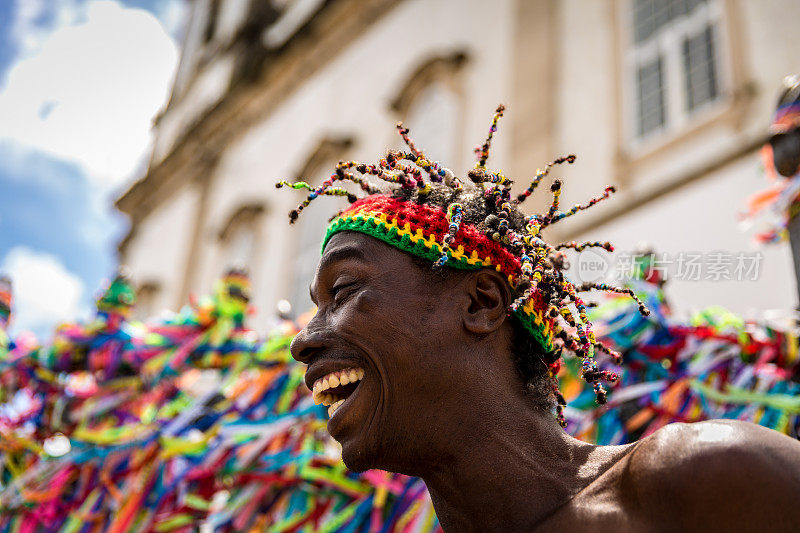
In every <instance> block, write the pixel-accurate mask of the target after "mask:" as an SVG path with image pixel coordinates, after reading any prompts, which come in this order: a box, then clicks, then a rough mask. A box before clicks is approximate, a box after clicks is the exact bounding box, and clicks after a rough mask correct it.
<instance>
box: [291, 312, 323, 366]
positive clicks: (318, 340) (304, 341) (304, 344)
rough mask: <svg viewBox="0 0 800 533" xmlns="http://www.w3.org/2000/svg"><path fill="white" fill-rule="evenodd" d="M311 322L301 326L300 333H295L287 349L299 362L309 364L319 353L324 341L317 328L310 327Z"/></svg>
mask: <svg viewBox="0 0 800 533" xmlns="http://www.w3.org/2000/svg"><path fill="white" fill-rule="evenodd" d="M311 325H312V324H311V322H309V324H308V325H307V326H306V327H305V328H303V329H302V330H301V331H300V333H298V334H297V335H295V337H294V339H293V340H292V345H291V346H290V347H289V349H290V350H291V352H292V357H294V358H295V360H296V361H299V362H301V363H305V364H310V363H311V362H312V361H313V360H314V359H315V358H316V356H317V354H319V353H320V352H321V351H322V350H323V348H325V343H324V342H323V337H322V335H321V334H320V332H319V330H317V329H316V328H312V327H311Z"/></svg>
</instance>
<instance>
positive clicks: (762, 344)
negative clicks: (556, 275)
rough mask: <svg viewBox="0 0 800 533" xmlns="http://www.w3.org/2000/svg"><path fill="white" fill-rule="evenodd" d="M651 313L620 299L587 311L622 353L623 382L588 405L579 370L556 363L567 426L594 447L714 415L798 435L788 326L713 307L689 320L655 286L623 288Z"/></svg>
mask: <svg viewBox="0 0 800 533" xmlns="http://www.w3.org/2000/svg"><path fill="white" fill-rule="evenodd" d="M630 286H631V287H632V288H634V290H635V291H636V293H637V295H638V296H639V297H640V298H641V299H642V300H644V301H645V304H646V305H647V307H648V308H649V309H650V310H651V314H650V316H649V317H643V316H641V315H640V314H639V313H638V309H637V307H636V306H631V305H629V303H628V301H627V300H625V299H623V298H610V299H609V300H607V301H605V302H604V303H602V304H601V305H600V306H598V307H596V308H594V309H593V310H592V313H591V319H592V321H593V323H595V324H596V327H597V335H598V337H599V338H601V339H603V340H604V341H607V342H608V343H609V345H610V346H612V347H613V348H615V349H616V350H618V351H620V352H621V353H622V355H623V361H624V363H623V367H624V368H623V367H618V366H615V365H614V364H613V363H611V362H610V361H605V362H604V363H603V364H602V365H601V367H602V368H606V369H609V370H613V371H616V372H618V373H620V374H621V375H622V376H623V377H622V380H621V382H620V383H619V384H618V386H617V387H615V389H614V390H613V391H612V393H611V394H610V396H609V402H608V405H607V406H606V407H596V406H595V405H594V402H593V400H592V396H591V394H590V391H587V390H585V388H584V387H582V386H581V381H580V380H579V379H578V378H577V377H576V374H577V369H575V368H571V367H569V366H567V367H565V368H563V369H562V374H561V376H560V378H561V380H562V390H563V393H564V395H565V396H566V397H567V401H568V407H567V408H566V409H565V411H564V414H565V416H566V418H567V423H568V426H567V430H568V431H569V432H570V433H572V434H573V435H575V436H577V437H578V438H581V439H583V440H588V441H592V442H597V443H598V444H623V443H627V442H632V441H635V440H637V439H639V438H642V437H646V436H648V435H650V434H652V433H653V432H655V431H656V430H658V429H660V428H662V427H663V426H665V425H666V424H668V423H671V422H697V421H701V420H709V419H714V418H726V419H738V420H746V421H749V422H754V423H756V424H760V425H762V426H766V427H769V428H772V429H774V430H777V431H780V432H782V433H785V434H787V435H790V436H792V437H794V438H798V437H800V357H799V356H798V338H797V335H796V333H793V332H792V331H790V330H786V331H781V330H778V329H775V328H773V327H770V326H769V325H766V324H762V323H756V322H750V321H748V322H746V321H744V320H742V319H741V318H739V317H737V316H736V315H734V314H732V313H730V312H728V311H726V310H725V309H723V308H721V307H711V308H708V309H706V310H705V311H703V312H699V313H696V314H695V315H694V316H693V317H692V318H691V320H689V322H688V323H682V322H680V321H678V320H675V319H673V318H672V317H671V316H670V313H669V308H668V306H667V303H666V299H665V297H664V294H663V291H662V290H661V288H660V286H659V284H657V283H649V282H647V281H643V280H633V281H632V282H631V285H630Z"/></svg>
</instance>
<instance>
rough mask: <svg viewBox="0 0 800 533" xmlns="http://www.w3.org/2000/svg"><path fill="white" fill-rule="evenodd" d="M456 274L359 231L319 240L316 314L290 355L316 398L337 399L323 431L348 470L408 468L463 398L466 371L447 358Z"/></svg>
mask: <svg viewBox="0 0 800 533" xmlns="http://www.w3.org/2000/svg"><path fill="white" fill-rule="evenodd" d="M461 279H462V277H461V276H460V275H459V274H458V273H455V274H451V275H449V276H446V277H445V278H444V279H436V276H434V275H432V274H431V273H429V272H426V271H423V270H422V269H421V268H420V267H419V266H417V264H415V262H414V260H413V259H412V257H411V256H410V255H408V254H406V253H404V252H402V251H400V250H397V249H395V248H393V247H391V246H388V245H386V244H384V243H382V242H380V241H378V240H377V239H374V238H372V237H369V236H367V235H363V234H360V233H354V232H343V233H338V234H336V235H334V236H333V238H331V240H330V241H329V242H328V244H327V246H326V248H325V252H324V254H323V256H322V259H321V260H320V264H319V266H318V268H317V273H316V276H315V278H314V281H313V283H312V286H311V295H312V299H313V300H314V302H315V303H316V304H317V306H318V311H317V314H316V315H315V317H314V318H313V319H312V320H311V322H309V324H308V325H307V326H306V328H305V329H304V330H303V331H301V332H300V333H299V334H298V335H297V337H296V338H295V340H294V342H293V343H292V355H293V356H294V358H295V359H297V360H298V361H301V362H304V363H307V364H308V369H307V371H306V384H307V385H308V387H309V388H310V389H312V390H315V392H316V393H317V395H323V397H324V395H325V394H330V395H331V396H330V397H328V398H327V401H326V403H330V402H331V401H334V402H336V401H339V400H344V401H343V402H342V403H341V404H339V405H338V408H336V407H335V411H334V412H333V414H332V416H331V419H330V421H329V422H328V430H329V432H330V433H331V435H332V436H333V437H334V438H335V439H336V440H338V441H339V442H340V443H341V445H342V457H343V459H344V461H345V463H346V464H347V466H348V467H349V468H351V469H353V470H364V469H367V468H383V469H387V470H393V471H399V472H403V473H409V474H414V473H415V472H413V469H414V465H419V464H421V463H424V462H425V460H426V456H429V455H430V454H434V455H436V454H439V453H440V452H441V450H443V449H446V447H447V446H446V444H447V439H448V427H450V426H451V425H452V424H459V423H460V422H459V419H460V418H461V417H462V415H461V414H460V412H461V410H463V409H464V408H465V406H468V405H469V381H467V380H468V379H469V378H468V377H467V375H466V374H465V372H469V371H468V370H466V369H464V366H465V365H463V362H462V364H459V361H454V360H452V359H453V358H452V356H451V357H448V356H450V355H451V354H452V353H453V348H454V347H455V346H458V345H459V344H460V345H461V346H462V347H463V345H464V344H465V337H464V335H465V333H464V330H463V328H462V326H461V321H460V313H459V309H461V308H465V307H467V306H468V295H467V294H466V293H464V291H461V290H459V283H460V280H461ZM343 375H347V378H345V380H344V381H347V382H348V383H347V384H346V385H342V384H341V381H342V380H341V377H342V376H343ZM362 375H363V378H361V379H357V378H359V377H360V376H362ZM353 376H355V378H356V379H355V384H354V383H352V382H351V381H353V379H352V378H353ZM331 378H335V379H331ZM323 381H327V383H326V384H325V385H324V386H323V385H322V383H323ZM336 382H339V385H338V386H335V387H334V386H332V383H333V384H336ZM321 388H324V389H325V390H320V389H321ZM333 405H334V406H336V405H337V404H336V403H334V404H333ZM331 410H333V409H331ZM451 434H452V433H451Z"/></svg>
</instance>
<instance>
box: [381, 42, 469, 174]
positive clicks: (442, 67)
mask: <svg viewBox="0 0 800 533" xmlns="http://www.w3.org/2000/svg"><path fill="white" fill-rule="evenodd" d="M467 61H468V58H467V55H466V54H465V53H464V52H461V51H456V52H453V53H451V54H448V55H442V56H434V57H431V58H429V59H428V60H427V61H425V62H424V63H421V64H420V65H419V66H418V67H417V68H416V69H415V70H414V71H413V72H412V73H411V74H410V75H409V76H408V77H407V78H406V82H405V83H404V84H402V85H401V86H400V90H399V91H398V93H397V95H396V96H395V98H393V100H392V103H391V111H392V112H393V114H395V116H397V117H398V118H400V119H402V121H403V123H404V124H405V125H406V126H407V127H408V128H409V129H410V130H411V138H412V139H413V140H414V143H415V144H416V146H417V148H419V149H420V150H422V151H423V152H425V154H426V155H427V156H428V157H430V158H431V159H433V160H434V161H441V162H442V164H444V165H445V166H448V167H453V168H454V169H456V168H457V165H458V163H459V161H458V157H459V153H458V147H459V145H460V143H459V140H460V139H459V137H460V131H461V115H462V113H461V111H462V107H463V95H462V93H461V87H462V86H463V80H462V73H463V70H464V66H465V65H466V64H467ZM396 142H397V146H398V147H400V148H401V149H405V146H404V145H403V141H402V140H400V139H399V138H398V139H396Z"/></svg>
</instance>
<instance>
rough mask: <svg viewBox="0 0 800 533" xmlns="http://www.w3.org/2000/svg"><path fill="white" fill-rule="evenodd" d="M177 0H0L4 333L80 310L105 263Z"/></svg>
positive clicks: (154, 106)
mask: <svg viewBox="0 0 800 533" xmlns="http://www.w3.org/2000/svg"><path fill="white" fill-rule="evenodd" d="M185 16H186V6H185V4H184V2H183V0H115V1H109V0H56V1H53V0H0V271H2V272H5V273H7V274H9V275H10V276H11V277H12V281H13V283H14V300H15V302H14V318H13V320H12V327H11V332H12V334H13V333H17V332H19V331H21V330H31V331H33V332H34V333H35V334H37V336H39V337H40V338H41V337H44V338H43V339H42V340H46V339H47V338H48V337H49V334H50V332H51V331H52V328H53V326H54V325H55V324H56V323H58V322H60V321H64V320H74V319H77V318H85V317H87V316H88V315H90V313H91V310H92V308H93V305H92V301H93V298H94V296H95V294H96V293H97V291H98V289H99V287H100V286H101V284H102V283H103V281H104V280H105V279H107V278H108V277H110V276H111V275H113V273H114V271H115V269H116V243H117V242H118V241H119V239H120V238H121V237H122V236H123V235H124V233H125V230H126V221H125V219H124V217H122V216H121V215H120V214H118V213H116V212H115V211H114V209H113V205H112V204H113V199H114V198H115V197H116V196H117V195H118V194H119V192H120V191H121V190H124V188H125V187H126V186H127V185H128V184H129V183H130V181H131V180H132V179H135V178H136V177H137V176H138V175H139V174H140V173H141V171H142V169H143V168H144V161H146V157H147V155H148V154H149V146H148V143H149V140H150V134H149V126H150V123H151V120H152V117H153V115H154V114H155V113H156V112H157V111H158V110H159V108H160V107H161V106H163V104H164V103H165V102H166V98H167V96H168V93H169V85H170V82H171V79H172V76H173V72H174V68H175V66H176V64H177V58H178V47H179V42H180V37H181V32H182V27H183V22H184V19H185Z"/></svg>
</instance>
